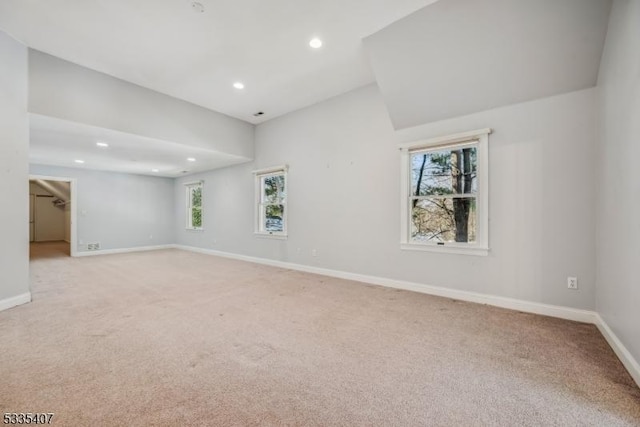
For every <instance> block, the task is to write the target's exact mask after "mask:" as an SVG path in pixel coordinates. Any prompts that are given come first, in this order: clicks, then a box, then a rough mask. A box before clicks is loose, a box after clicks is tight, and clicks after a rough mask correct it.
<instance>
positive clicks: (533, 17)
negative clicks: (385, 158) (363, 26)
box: [364, 0, 611, 129]
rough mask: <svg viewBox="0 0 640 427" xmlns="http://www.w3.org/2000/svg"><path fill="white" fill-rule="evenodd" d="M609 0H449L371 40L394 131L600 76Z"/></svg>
mask: <svg viewBox="0 0 640 427" xmlns="http://www.w3.org/2000/svg"><path fill="white" fill-rule="evenodd" d="M610 7H611V1H609V0H483V1H477V0H442V1H439V2H437V3H435V4H433V5H431V6H429V7H425V8H423V9H421V10H419V11H417V12H416V13H414V14H412V15H410V16H408V17H406V18H404V19H401V20H399V21H397V22H395V23H393V24H391V25H390V26H388V27H387V28H385V29H383V30H381V31H379V32H378V33H376V34H373V35H372V36H370V37H368V38H366V39H365V40H364V44H365V48H366V49H367V51H368V54H369V57H370V59H371V65H372V68H373V70H374V71H375V76H376V80H377V82H378V86H379V87H380V91H381V92H382V96H383V98H384V100H385V103H386V105H387V109H388V110H389V113H390V116H391V119H392V121H393V123H394V126H395V127H396V129H401V128H406V127H411V126H416V125H419V124H423V123H429V122H434V121H437V120H442V119H447V118H452V117H457V116H462V115H465V114H471V113H475V112H479V111H483V110H488V109H491V108H496V107H500V106H505V105H510V104H515V103H519V102H525V101H529V100H533V99H537V98H543V97H547V96H552V95H556V94H561V93H566V92H570V91H574V90H579V89H585V88H589V87H593V86H595V85H596V83H597V76H598V69H599V65H600V57H601V55H602V49H603V45H604V39H605V36H606V30H607V23H608V15H609V9H610Z"/></svg>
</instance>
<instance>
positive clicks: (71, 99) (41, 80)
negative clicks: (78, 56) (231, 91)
mask: <svg viewBox="0 0 640 427" xmlns="http://www.w3.org/2000/svg"><path fill="white" fill-rule="evenodd" d="M29 112H31V113H37V114H42V115H45V116H50V117H56V118H59V119H65V120H70V121H74V122H78V123H84V124H88V125H92V126H98V127H101V128H106V129H113V130H118V131H122V132H127V133H132V134H135V135H141V136H146V137H150V138H156V139H161V140H165V141H171V142H177V143H180V144H184V145H190V146H193V147H200V148H207V149H213V150H216V151H220V152H222V153H226V154H233V155H237V156H242V157H247V158H253V130H254V127H253V125H251V124H249V123H246V122H243V121H241V120H238V119H235V118H232V117H229V116H225V115H223V114H220V113H217V112H215V111H211V110H207V109H206V108H202V107H199V106H197V105H194V104H190V103H188V102H185V101H181V100H179V99H176V98H173V97H170V96H168V95H164V94H161V93H159V92H155V91H152V90H149V89H146V88H143V87H141V86H138V85H135V84H133V83H129V82H126V81H124V80H120V79H117V78H115V77H111V76H109V75H106V74H103V73H99V72H97V71H93V70H90V69H88V68H85V67H81V66H79V65H76V64H73V63H71V62H68V61H65V60H62V59H60V58H56V57H54V56H51V55H47V54H46V53H42V52H38V51H36V50H29Z"/></svg>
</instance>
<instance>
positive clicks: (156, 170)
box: [151, 169, 160, 172]
mask: <svg viewBox="0 0 640 427" xmlns="http://www.w3.org/2000/svg"><path fill="white" fill-rule="evenodd" d="M151 172H160V169H151Z"/></svg>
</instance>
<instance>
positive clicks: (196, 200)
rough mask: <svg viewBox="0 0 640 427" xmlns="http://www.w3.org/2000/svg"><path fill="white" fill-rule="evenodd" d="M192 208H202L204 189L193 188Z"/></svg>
mask: <svg viewBox="0 0 640 427" xmlns="http://www.w3.org/2000/svg"><path fill="white" fill-rule="evenodd" d="M191 206H193V207H194V208H199V207H201V206H202V187H201V186H197V187H191Z"/></svg>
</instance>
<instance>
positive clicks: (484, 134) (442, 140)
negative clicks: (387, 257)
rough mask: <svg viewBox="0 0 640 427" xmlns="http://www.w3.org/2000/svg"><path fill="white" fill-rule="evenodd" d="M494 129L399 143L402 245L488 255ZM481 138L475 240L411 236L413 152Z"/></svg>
mask: <svg viewBox="0 0 640 427" xmlns="http://www.w3.org/2000/svg"><path fill="white" fill-rule="evenodd" d="M491 132H492V130H491V129H479V130H475V131H470V132H463V133H458V134H454V135H448V136H441V137H437V138H431V139H427V140H421V141H413V142H409V143H404V144H400V176H401V178H402V179H401V180H400V181H401V182H400V236H401V237H400V249H402V250H417V251H429V252H440V253H451V254H463V255H479V256H487V255H488V254H489V250H490V249H489V134H490V133H491ZM471 141H478V142H477V144H478V165H477V171H478V193H477V195H476V203H477V215H478V225H479V227H478V235H477V236H476V242H475V243H455V242H451V243H445V244H441V243H440V244H438V243H435V242H433V243H429V242H423V243H417V242H412V241H411V240H410V238H409V234H410V232H411V231H410V224H411V218H410V215H411V212H410V211H409V202H408V201H409V196H410V188H411V173H410V172H411V167H410V165H409V162H410V161H411V155H410V153H411V152H412V151H415V150H419V149H421V148H425V149H433V148H438V147H445V146H450V145H454V144H464V143H465V142H471Z"/></svg>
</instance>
